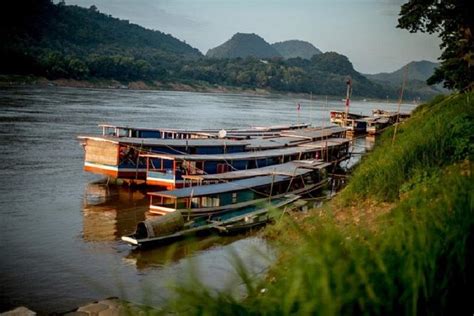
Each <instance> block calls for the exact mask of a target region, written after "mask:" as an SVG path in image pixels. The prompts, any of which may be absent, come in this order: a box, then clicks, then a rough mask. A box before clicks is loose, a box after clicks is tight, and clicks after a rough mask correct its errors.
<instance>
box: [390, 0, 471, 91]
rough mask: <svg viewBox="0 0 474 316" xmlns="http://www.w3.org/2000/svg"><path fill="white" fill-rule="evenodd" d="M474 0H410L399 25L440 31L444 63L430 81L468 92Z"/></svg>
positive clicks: (430, 82)
mask: <svg viewBox="0 0 474 316" xmlns="http://www.w3.org/2000/svg"><path fill="white" fill-rule="evenodd" d="M471 7H472V0H410V1H409V2H408V3H405V4H404V5H402V7H401V10H400V18H399V19H398V26H397V27H399V28H402V29H407V30H409V31H410V32H412V33H414V32H418V31H421V32H427V33H429V34H433V33H439V36H440V38H441V40H442V43H441V45H440V46H441V48H442V49H443V53H442V54H441V57H440V58H439V59H440V60H441V65H440V67H439V68H437V69H436V71H435V73H434V74H433V76H431V77H430V78H429V79H428V84H430V85H432V84H435V83H440V82H444V86H445V87H446V88H450V89H457V90H460V91H466V90H469V89H472V88H473V86H474V84H473V82H474V44H473V32H474V27H473V20H474V19H472V12H473V10H472V8H471Z"/></svg>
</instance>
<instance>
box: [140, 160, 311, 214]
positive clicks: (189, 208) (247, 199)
mask: <svg viewBox="0 0 474 316" xmlns="http://www.w3.org/2000/svg"><path fill="white" fill-rule="evenodd" d="M313 174H317V173H315V172H313V171H312V170H309V169H308V170H305V172H303V173H302V174H300V175H298V176H295V177H290V176H281V175H271V176H258V177H252V178H248V179H242V180H236V181H233V182H226V183H218V184H209V185H203V186H196V187H187V188H181V189H176V190H172V191H160V192H152V193H148V194H149V196H150V210H149V211H150V212H151V213H155V214H161V215H164V214H167V213H171V212H176V211H180V212H181V213H182V214H183V216H185V217H186V216H188V217H196V216H207V215H211V214H216V213H220V212H226V211H231V210H236V209H241V208H245V207H249V206H252V205H255V204H258V203H259V202H265V201H269V200H271V199H272V198H280V197H282V196H283V195H286V194H300V193H305V192H308V191H311V190H314V189H315V188H316V187H317V185H318V183H317V182H315V181H314V180H313V179H312V175H313Z"/></svg>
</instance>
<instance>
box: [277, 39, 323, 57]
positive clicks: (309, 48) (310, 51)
mask: <svg viewBox="0 0 474 316" xmlns="http://www.w3.org/2000/svg"><path fill="white" fill-rule="evenodd" d="M272 46H273V48H275V49H276V50H277V51H278V52H279V53H280V55H282V56H283V58H285V59H290V58H297V57H300V58H303V59H311V57H313V55H318V54H321V53H322V52H321V51H320V50H319V49H317V48H316V47H314V45H313V44H311V43H309V42H305V41H300V40H290V41H284V42H277V43H273V44H272Z"/></svg>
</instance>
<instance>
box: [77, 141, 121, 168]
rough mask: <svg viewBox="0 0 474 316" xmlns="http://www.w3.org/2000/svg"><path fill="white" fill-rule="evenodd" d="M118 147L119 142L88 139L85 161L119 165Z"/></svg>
mask: <svg viewBox="0 0 474 316" xmlns="http://www.w3.org/2000/svg"><path fill="white" fill-rule="evenodd" d="M118 149H119V146H118V145H117V144H113V143H108V142H100V141H96V140H93V139H87V141H86V146H85V150H86V157H85V161H87V162H94V163H99V164H105V165H110V166H117V165H118V162H119V161H118Z"/></svg>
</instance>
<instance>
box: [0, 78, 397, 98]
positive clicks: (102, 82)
mask: <svg viewBox="0 0 474 316" xmlns="http://www.w3.org/2000/svg"><path fill="white" fill-rule="evenodd" d="M2 86H3V87H18V86H33V87H41V88H44V87H67V88H82V89H112V90H149V91H184V92H199V93H233V94H242V95H259V96H268V95H279V96H288V97H294V98H303V99H310V98H311V95H310V94H308V93H294V92H282V91H274V90H266V89H247V88H239V87H231V86H220V85H210V84H207V83H204V82H199V83H193V84H185V83H171V82H160V81H147V82H145V81H132V82H120V81H117V80H106V79H90V80H75V79H55V80H49V79H47V78H45V77H37V76H23V75H0V87H2ZM341 97H342V96H328V99H329V100H340V99H341ZM352 99H353V100H364V101H367V100H370V101H380V102H389V101H390V102H397V101H396V100H388V99H386V100H377V99H368V98H367V99H366V98H362V97H353V98H352Z"/></svg>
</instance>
